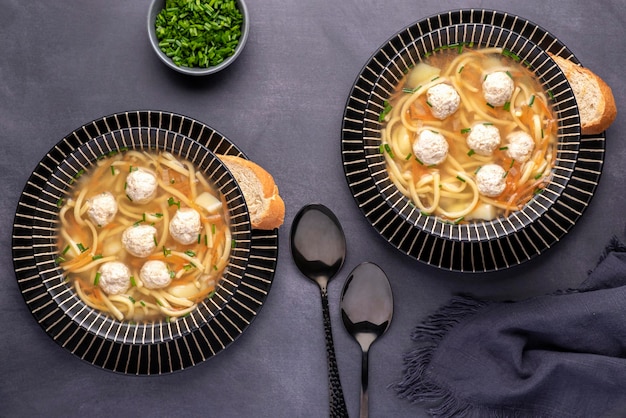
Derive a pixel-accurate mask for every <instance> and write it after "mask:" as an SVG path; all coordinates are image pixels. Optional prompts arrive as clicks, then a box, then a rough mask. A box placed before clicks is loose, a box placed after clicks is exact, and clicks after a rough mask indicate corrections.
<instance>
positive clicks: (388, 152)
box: [385, 144, 393, 158]
mask: <svg viewBox="0 0 626 418" xmlns="http://www.w3.org/2000/svg"><path fill="white" fill-rule="evenodd" d="M385 151H386V152H387V154H389V156H390V157H391V158H393V150H392V149H391V147H390V146H389V144H385Z"/></svg>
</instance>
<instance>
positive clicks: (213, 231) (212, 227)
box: [211, 224, 216, 235]
mask: <svg viewBox="0 0 626 418" xmlns="http://www.w3.org/2000/svg"><path fill="white" fill-rule="evenodd" d="M215 232H216V227H215V224H211V233H212V234H213V235H215Z"/></svg>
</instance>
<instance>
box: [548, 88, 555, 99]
mask: <svg viewBox="0 0 626 418" xmlns="http://www.w3.org/2000/svg"><path fill="white" fill-rule="evenodd" d="M548 97H550V100H554V93H552V90H548Z"/></svg>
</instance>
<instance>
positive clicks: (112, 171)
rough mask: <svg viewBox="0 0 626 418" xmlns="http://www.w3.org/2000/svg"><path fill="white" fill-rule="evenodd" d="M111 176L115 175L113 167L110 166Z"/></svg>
mask: <svg viewBox="0 0 626 418" xmlns="http://www.w3.org/2000/svg"><path fill="white" fill-rule="evenodd" d="M111 175H112V176H114V175H115V167H113V166H111Z"/></svg>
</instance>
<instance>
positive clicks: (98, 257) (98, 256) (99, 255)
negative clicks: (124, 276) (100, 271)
mask: <svg viewBox="0 0 626 418" xmlns="http://www.w3.org/2000/svg"><path fill="white" fill-rule="evenodd" d="M101 258H102V254H96V255H94V256H92V257H91V259H92V260H93V261H95V260H100V259H101Z"/></svg>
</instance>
